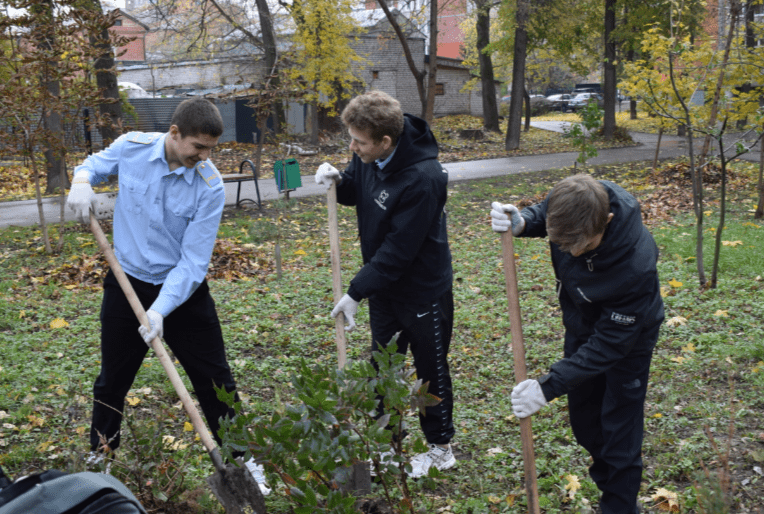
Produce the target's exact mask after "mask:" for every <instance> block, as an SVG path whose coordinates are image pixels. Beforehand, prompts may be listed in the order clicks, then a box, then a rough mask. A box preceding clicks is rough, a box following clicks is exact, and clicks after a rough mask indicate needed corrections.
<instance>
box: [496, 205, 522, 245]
mask: <svg viewBox="0 0 764 514" xmlns="http://www.w3.org/2000/svg"><path fill="white" fill-rule="evenodd" d="M506 213H509V216H507V214H506ZM491 218H492V222H491V228H492V229H493V231H494V232H506V231H507V230H508V229H509V227H510V226H511V227H512V235H513V236H515V237H517V236H519V235H520V234H522V233H523V230H525V218H523V217H522V216H521V215H520V211H519V210H518V209H517V207H515V206H514V205H512V204H511V203H508V204H504V205H502V204H500V203H499V202H493V203H492V204H491Z"/></svg>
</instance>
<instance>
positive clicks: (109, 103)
mask: <svg viewBox="0 0 764 514" xmlns="http://www.w3.org/2000/svg"><path fill="white" fill-rule="evenodd" d="M89 9H92V10H93V11H94V12H97V13H99V14H103V9H102V8H101V3H100V2H99V1H98V0H91V5H90V7H89ZM90 44H92V45H93V47H95V48H98V49H99V50H101V55H100V56H99V57H98V58H97V59H96V60H95V63H94V64H93V67H94V69H95V78H96V85H97V86H98V89H100V90H101V91H102V93H101V96H102V97H103V99H104V100H105V101H104V102H101V103H100V104H99V105H98V112H99V113H100V114H101V118H102V119H104V120H107V121H103V122H102V123H98V130H99V132H100V133H101V137H102V138H103V142H104V146H108V145H109V144H111V142H112V141H114V140H115V139H117V138H118V137H119V136H121V135H122V104H121V103H120V100H119V86H118V85H117V74H116V73H115V72H114V52H113V51H112V48H111V36H110V34H109V30H108V29H105V30H103V31H102V32H101V33H100V34H99V35H98V36H95V35H91V37H90Z"/></svg>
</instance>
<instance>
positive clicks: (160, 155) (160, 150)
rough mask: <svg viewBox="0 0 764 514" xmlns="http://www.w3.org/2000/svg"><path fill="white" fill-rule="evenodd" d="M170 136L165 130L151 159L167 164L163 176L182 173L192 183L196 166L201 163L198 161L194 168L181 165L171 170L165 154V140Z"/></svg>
mask: <svg viewBox="0 0 764 514" xmlns="http://www.w3.org/2000/svg"><path fill="white" fill-rule="evenodd" d="M168 136H169V134H168V133H167V132H165V133H164V134H163V135H162V136H161V137H160V138H159V141H158V142H157V144H156V146H154V150H153V152H152V153H151V160H152V161H154V160H157V159H159V160H161V161H162V162H164V163H165V165H167V172H166V173H164V174H163V175H162V176H164V175H181V176H182V177H183V178H184V179H185V180H186V182H187V183H188V184H192V183H193V181H194V173H196V166H198V165H199V164H200V163H199V162H198V163H196V166H194V167H193V168H186V167H185V166H181V167H179V168H176V169H174V170H173V171H170V166H169V164H167V156H166V155H165V151H164V145H165V141H166V139H167V137H168ZM202 162H206V161H202Z"/></svg>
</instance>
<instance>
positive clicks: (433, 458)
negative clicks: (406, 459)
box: [409, 444, 456, 478]
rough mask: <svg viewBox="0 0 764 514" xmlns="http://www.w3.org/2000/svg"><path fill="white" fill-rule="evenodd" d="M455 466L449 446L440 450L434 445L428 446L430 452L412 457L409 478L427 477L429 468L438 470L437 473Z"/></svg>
mask: <svg viewBox="0 0 764 514" xmlns="http://www.w3.org/2000/svg"><path fill="white" fill-rule="evenodd" d="M454 464H456V459H455V458H454V453H453V452H452V451H451V445H450V444H449V445H448V447H447V448H441V447H440V446H438V445H436V444H431V445H430V451H428V452H427V453H420V454H419V455H414V457H413V458H412V459H411V473H409V477H410V478H419V477H423V476H426V475H427V472H428V471H429V470H430V468H438V471H443V470H444V469H449V468H451V467H453V465H454Z"/></svg>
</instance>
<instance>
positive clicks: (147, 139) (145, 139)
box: [127, 132, 154, 145]
mask: <svg viewBox="0 0 764 514" xmlns="http://www.w3.org/2000/svg"><path fill="white" fill-rule="evenodd" d="M127 140H128V141H130V142H131V143H138V144H141V145H148V144H150V143H153V142H154V134H146V133H145V132H132V133H130V134H128V135H127Z"/></svg>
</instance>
